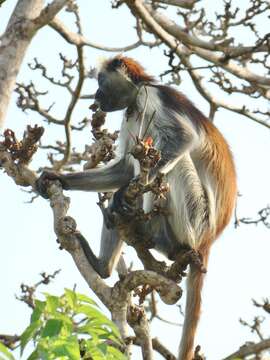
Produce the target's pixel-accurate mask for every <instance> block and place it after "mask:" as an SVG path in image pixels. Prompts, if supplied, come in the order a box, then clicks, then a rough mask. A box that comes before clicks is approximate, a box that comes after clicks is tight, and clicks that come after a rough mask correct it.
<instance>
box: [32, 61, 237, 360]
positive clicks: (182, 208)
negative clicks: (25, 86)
mask: <svg viewBox="0 0 270 360" xmlns="http://www.w3.org/2000/svg"><path fill="white" fill-rule="evenodd" d="M98 85H99V88H98V90H97V92H96V103H97V104H98V105H99V107H100V109H101V110H103V111H105V112H110V111H116V110H122V109H127V111H126V113H125V115H124V118H123V121H122V125H121V130H120V134H119V145H118V148H117V157H116V158H115V159H114V160H112V161H111V162H110V163H108V164H107V165H105V166H103V167H101V168H97V169H91V170H87V171H84V172H78V173H72V174H66V175H55V174H51V173H43V174H42V175H41V177H40V179H39V180H38V182H37V188H38V190H39V192H40V193H41V195H43V196H44V197H46V181H44V180H45V179H56V178H57V179H59V180H60V181H61V183H62V185H63V188H64V189H68V190H84V191H98V192H108V191H113V192H115V191H117V190H119V189H121V188H123V187H124V186H126V185H127V184H128V183H129V182H130V180H131V179H132V178H133V177H135V176H136V175H137V174H136V171H138V164H137V160H135V159H133V157H132V156H131V155H130V150H131V147H132V146H133V145H134V142H133V140H132V138H131V136H130V133H131V134H134V135H139V132H140V131H141V133H144V131H145V130H146V126H148V125H149V122H150V118H152V121H151V124H150V126H149V128H148V129H147V135H148V136H151V138H152V139H153V141H154V145H155V147H156V148H158V149H159V150H160V152H161V160H160V161H159V162H158V164H157V166H156V167H155V168H154V169H153V170H151V173H150V181H151V179H154V178H155V176H156V174H157V173H158V172H161V173H164V174H165V175H166V180H167V182H168V183H169V186H170V192H169V193H168V196H167V200H166V202H167V203H166V208H167V209H168V215H166V216H165V215H160V218H159V219H158V220H157V219H155V218H154V219H152V220H151V221H152V223H151V224H149V226H147V228H148V229H149V230H148V231H150V232H151V233H152V234H151V239H152V241H153V242H154V244H155V245H154V247H155V249H157V250H158V251H160V252H162V253H163V254H165V255H166V256H167V257H168V258H169V259H174V255H175V254H177V252H178V249H180V248H181V247H183V246H188V247H190V248H192V249H195V250H197V251H199V252H200V253H201V254H202V257H203V262H204V265H205V266H206V264H207V260H208V255H209V250H210V246H211V244H212V243H213V241H214V240H215V239H216V238H217V237H218V236H219V234H220V233H221V232H222V230H223V229H224V227H225V226H226V225H227V224H228V222H229V220H230V217H231V214H232V211H233V208H234V204H235V198H236V174H235V167H234V163H233V159H232V155H231V152H230V149H229V147H228V145H227V143H226V141H225V139H224V138H223V136H222V135H221V133H220V132H219V131H218V130H217V128H216V127H215V126H214V125H213V124H212V123H211V122H210V121H209V120H208V119H207V118H206V117H205V116H204V115H203V114H202V113H201V112H200V111H199V110H198V109H197V108H196V107H195V106H194V105H193V104H192V103H191V102H190V101H189V100H188V99H187V98H186V97H185V96H184V95H183V94H181V93H180V92H178V91H176V90H175V89H174V88H171V87H168V86H164V85H159V84H157V83H156V82H155V81H154V79H153V78H152V77H151V76H149V75H148V74H147V73H146V72H145V71H144V69H143V68H142V67H141V65H140V64H138V63H137V62H136V61H134V60H133V59H130V58H128V57H123V56H117V57H115V58H113V59H110V60H108V61H106V62H104V63H103V65H102V67H101V69H100V71H99V73H98ZM146 96H147V99H146ZM146 102H147V106H146V109H145V116H144V120H143V123H141V122H142V120H141V117H139V116H138V113H140V112H142V111H143V110H144V108H145V104H146ZM154 112H155V116H154V117H153V113H154ZM152 201H153V200H152V198H151V196H149V195H148V196H147V197H146V198H145V199H144V200H143V202H144V204H143V206H144V209H145V210H146V211H149V210H150V209H151V206H152ZM82 245H83V248H84V251H85V253H86V256H87V258H88V260H89V262H90V263H91V265H92V266H93V268H94V269H95V270H96V271H97V272H98V273H99V274H100V276H102V277H104V278H105V277H108V276H110V274H111V272H112V270H113V268H114V267H115V265H116V264H117V262H118V259H119V256H120V254H121V249H122V245H123V244H122V241H121V239H119V237H118V234H117V230H116V229H107V228H106V226H105V225H103V229H102V237H101V249H100V255H99V257H96V256H95V255H94V253H93V252H92V250H91V248H90V247H89V245H88V244H87V243H84V244H82ZM203 276H204V275H203V274H202V273H201V272H200V271H199V270H198V269H197V268H195V267H194V266H192V265H191V268H190V272H189V276H188V280H187V300H186V313H185V321H184V326H183V335H182V340H181V344H180V354H179V357H178V359H179V360H191V359H192V357H193V342H194V335H195V331H196V327H197V323H198V320H199V316H200V306H201V290H202V284H203Z"/></svg>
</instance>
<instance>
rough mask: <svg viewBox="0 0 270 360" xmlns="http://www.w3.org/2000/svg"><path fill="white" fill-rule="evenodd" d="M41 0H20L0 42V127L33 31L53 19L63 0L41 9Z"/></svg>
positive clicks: (56, 0)
mask: <svg viewBox="0 0 270 360" xmlns="http://www.w3.org/2000/svg"><path fill="white" fill-rule="evenodd" d="M43 3H44V2H43V0H20V1H18V2H17V5H16V7H15V10H14V11H13V14H12V15H11V18H10V21H9V23H8V25H7V28H6V30H5V32H4V34H3V35H2V36H1V42H0V127H1V126H2V125H3V123H4V120H5V116H6V112H7V108H8V105H9V101H10V97H11V93H12V91H13V89H14V86H15V82H16V78H17V75H18V72H19V69H20V67H21V64H22V61H23V59H24V55H25V52H26V50H27V48H28V46H29V44H30V42H31V40H32V38H33V36H34V35H35V33H36V31H37V30H38V29H40V28H41V27H42V26H44V25H46V23H47V22H48V21H50V20H52V19H53V17H54V16H55V15H56V13H57V12H58V11H59V10H61V8H62V7H63V6H64V5H65V4H66V3H67V0H55V1H54V2H52V3H51V4H50V5H48V6H47V7H46V8H45V9H44V10H43V11H42V7H43Z"/></svg>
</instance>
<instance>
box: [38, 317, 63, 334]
mask: <svg viewBox="0 0 270 360" xmlns="http://www.w3.org/2000/svg"><path fill="white" fill-rule="evenodd" d="M62 326H63V321H61V320H57V319H49V320H48V321H47V322H46V325H45V327H44V329H43V330H42V332H41V337H42V338H44V337H47V336H48V337H53V336H57V335H59V334H60V332H61V329H62Z"/></svg>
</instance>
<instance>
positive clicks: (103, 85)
mask: <svg viewBox="0 0 270 360" xmlns="http://www.w3.org/2000/svg"><path fill="white" fill-rule="evenodd" d="M153 81H154V79H153V77H152V76H149V75H148V74H146V72H145V71H144V69H143V67H142V66H141V65H140V64H139V63H137V62H136V61H135V60H133V59H131V58H128V57H124V56H116V57H114V58H113V59H109V60H107V61H105V62H104V63H103V64H102V67H101V69H100V71H99V72H98V86H99V87H98V90H97V92H96V95H95V100H96V103H97V105H99V107H100V109H101V110H102V111H105V112H110V111H116V110H122V109H125V108H127V107H129V106H130V105H131V104H132V103H134V101H135V100H136V97H137V93H138V90H139V88H140V85H141V84H142V83H145V82H153Z"/></svg>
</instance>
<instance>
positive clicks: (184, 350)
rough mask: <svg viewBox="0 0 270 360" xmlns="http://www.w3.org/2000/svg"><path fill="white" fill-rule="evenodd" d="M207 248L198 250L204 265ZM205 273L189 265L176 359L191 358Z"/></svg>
mask: <svg viewBox="0 0 270 360" xmlns="http://www.w3.org/2000/svg"><path fill="white" fill-rule="evenodd" d="M209 248H210V246H207V248H204V249H203V251H200V252H201V253H202V255H203V261H204V265H205V266H207V260H208V255H209ZM204 276H205V274H204V273H202V272H201V271H200V270H199V269H198V267H195V266H194V265H191V266H190V270H189V274H188V278H187V297H186V310H185V320H184V325H183V332H182V338H181V342H180V347H179V355H178V360H192V359H193V357H194V348H193V347H194V337H195V333H196V329H197V326H198V322H199V319H200V312H201V292H202V287H203V280H204Z"/></svg>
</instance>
